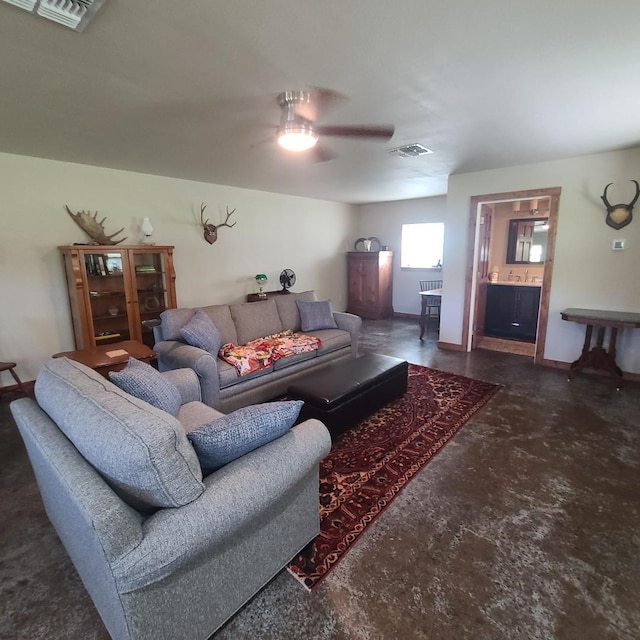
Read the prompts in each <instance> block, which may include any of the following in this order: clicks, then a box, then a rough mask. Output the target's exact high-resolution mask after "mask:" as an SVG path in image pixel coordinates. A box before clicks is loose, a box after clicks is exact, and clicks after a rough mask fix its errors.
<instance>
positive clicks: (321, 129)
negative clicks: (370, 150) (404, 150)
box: [314, 125, 396, 142]
mask: <svg viewBox="0 0 640 640" xmlns="http://www.w3.org/2000/svg"><path fill="white" fill-rule="evenodd" d="M314 128H315V130H316V132H317V133H318V134H319V135H321V136H340V137H345V138H371V139H375V140H381V141H383V142H386V141H387V140H390V139H391V137H392V136H393V134H394V132H395V130H396V129H395V127H394V126H393V125H381V126H372V127H359V126H355V125H354V126H347V125H345V126H332V125H321V126H316V127H314Z"/></svg>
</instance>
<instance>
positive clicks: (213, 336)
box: [180, 309, 221, 357]
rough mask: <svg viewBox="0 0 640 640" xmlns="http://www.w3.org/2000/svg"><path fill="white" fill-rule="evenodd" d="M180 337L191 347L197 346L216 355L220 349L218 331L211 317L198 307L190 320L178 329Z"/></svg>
mask: <svg viewBox="0 0 640 640" xmlns="http://www.w3.org/2000/svg"><path fill="white" fill-rule="evenodd" d="M180 335H181V336H182V339H183V340H184V341H185V342H186V343H187V344H190V345H191V346H193V347H199V348H200V349H204V350H205V351H208V352H209V353H210V354H211V355H212V356H214V357H217V355H218V349H220V346H221V345H220V332H219V331H218V329H217V327H216V325H215V324H213V321H212V320H211V318H210V317H209V316H208V315H207V314H206V313H205V312H204V311H203V310H202V309H198V310H197V311H196V312H195V313H194V314H193V317H192V318H191V320H189V322H187V324H185V325H184V327H182V329H180Z"/></svg>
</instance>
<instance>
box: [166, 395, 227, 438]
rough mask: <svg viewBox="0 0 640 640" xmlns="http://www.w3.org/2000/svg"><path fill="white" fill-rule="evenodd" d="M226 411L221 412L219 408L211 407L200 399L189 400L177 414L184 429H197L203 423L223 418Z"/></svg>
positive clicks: (187, 430)
mask: <svg viewBox="0 0 640 640" xmlns="http://www.w3.org/2000/svg"><path fill="white" fill-rule="evenodd" d="M222 416H224V413H220V411H218V410H217V409H214V408H213V407H210V406H209V405H208V404H205V403H204V402H199V401H197V400H196V401H193V402H187V403H186V404H183V405H182V406H181V407H180V410H179V411H178V415H177V416H176V417H177V418H178V420H180V424H181V425H182V427H183V428H184V430H185V431H186V432H187V433H188V432H189V431H195V430H196V429H199V428H200V427H201V426H202V425H205V424H207V423H208V422H211V421H212V420H217V419H218V418H222Z"/></svg>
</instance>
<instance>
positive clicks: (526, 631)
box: [0, 319, 640, 640]
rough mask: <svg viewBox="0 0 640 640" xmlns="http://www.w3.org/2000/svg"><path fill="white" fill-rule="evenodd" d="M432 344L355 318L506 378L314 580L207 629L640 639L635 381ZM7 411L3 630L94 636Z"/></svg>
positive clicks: (638, 396) (247, 634)
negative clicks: (618, 385) (619, 386)
mask: <svg viewBox="0 0 640 640" xmlns="http://www.w3.org/2000/svg"><path fill="white" fill-rule="evenodd" d="M425 338H426V339H425V341H424V342H422V343H421V342H420V341H419V340H418V327H417V323H416V322H415V321H411V320H406V319H395V320H381V321H365V323H364V328H363V339H362V343H361V344H362V348H361V351H363V352H377V353H385V354H388V355H394V356H398V357H402V358H405V359H407V360H408V361H409V362H413V363H416V364H422V365H426V366H430V367H435V368H439V369H443V370H447V371H452V372H455V373H459V374H462V375H467V376H471V377H475V378H479V379H483V380H487V381H490V382H497V383H500V384H502V385H504V388H503V389H502V390H501V391H500V392H499V393H498V394H497V395H496V396H495V397H494V398H493V399H492V400H491V401H490V402H489V404H488V405H487V406H486V407H485V408H484V409H482V410H481V411H480V412H479V413H478V414H476V415H475V416H474V417H473V418H472V419H471V420H470V421H469V422H468V423H467V424H466V425H465V426H464V427H463V428H462V430H461V431H460V432H459V433H458V434H457V435H456V436H455V437H454V438H453V439H452V440H451V441H450V442H449V443H448V444H447V445H446V447H445V448H444V449H443V450H442V451H441V452H440V453H438V455H437V456H436V457H435V458H434V459H433V460H432V461H431V462H430V463H429V464H428V465H427V466H426V467H425V468H424V469H423V470H422V471H421V472H420V473H419V474H417V475H416V477H415V478H414V479H413V480H412V481H411V482H410V483H409V484H408V485H407V487H406V488H405V490H404V491H403V492H402V493H401V494H400V496H399V497H398V498H397V499H396V500H395V501H394V502H393V504H392V505H391V506H390V507H389V508H388V509H387V510H386V511H385V513H383V514H382V515H381V516H380V517H379V518H378V519H377V520H376V522H375V523H374V524H373V525H371V526H370V527H369V528H368V529H367V531H366V532H365V533H364V534H363V535H362V536H361V537H360V539H359V540H358V542H357V544H356V545H355V546H354V547H353V549H352V550H351V551H350V552H349V553H348V554H347V555H346V556H345V558H344V560H343V561H342V562H341V563H340V564H339V565H338V566H337V568H336V569H335V570H334V571H333V572H332V573H331V574H330V575H329V576H328V577H327V578H326V580H325V581H324V582H323V583H322V584H321V585H320V586H319V587H318V588H317V589H315V590H314V591H313V592H311V593H308V592H306V591H305V590H304V589H303V588H302V587H301V586H300V585H299V583H298V582H297V581H296V580H294V579H293V578H292V577H291V576H290V575H289V574H288V573H287V572H286V571H283V572H281V573H280V574H279V575H278V576H277V577H276V578H275V579H274V580H273V581H272V582H271V583H270V584H269V585H267V586H266V587H265V588H264V589H263V590H262V591H261V592H260V593H259V594H257V595H256V596H255V597H254V598H253V599H252V600H251V601H250V602H249V603H248V604H247V605H246V606H245V607H244V608H243V609H242V610H241V611H240V612H239V613H238V614H237V615H236V616H235V617H234V618H232V619H231V620H230V621H229V622H228V623H227V624H226V625H225V626H224V627H223V628H222V629H221V630H220V631H219V632H218V634H216V636H215V638H216V640H231V639H233V640H238V639H245V638H246V639H249V638H250V639H254V638H260V639H267V638H273V639H276V638H278V639H285V638H286V639H289V638H304V639H305V640H310V639H330V638H331V639H336V640H337V639H345V640H346V639H365V638H366V639H378V638H379V639H395V638H402V639H406V638H416V639H422V638H424V639H427V638H428V639H431V640H436V639H437V640H453V639H455V640H461V639H464V638H469V639H471V638H473V639H489V638H491V639H494V638H495V639H503V638H505V639H507V638H508V639H511V638H513V639H536V640H538V639H539V640H548V639H562V640H565V639H566V640H573V639H575V640H578V639H579V640H590V639H593V640H596V639H597V640H606V639H613V638H620V639H625V640H626V639H631V638H636V639H637V638H638V637H640V633H639V632H638V629H640V599H639V598H638V594H639V593H640V426H639V423H640V420H639V419H638V409H639V408H640V385H638V384H637V383H628V384H627V386H626V387H625V389H624V390H623V391H616V389H615V386H614V384H613V383H612V382H611V381H610V380H607V379H606V378H600V377H596V376H590V375H587V374H583V375H580V376H578V377H577V378H576V379H575V380H573V381H572V382H570V383H569V382H568V381H567V378H566V374H565V373H564V372H562V371H559V370H553V369H546V368H541V367H534V366H533V364H532V361H531V359H530V358H527V357H524V356H516V355H511V354H505V353H497V352H490V351H483V350H477V351H474V352H472V353H470V354H465V353H459V352H452V351H440V350H438V348H437V346H436V340H435V339H436V336H435V332H434V331H433V330H432V331H431V333H428V334H427V335H426V336H425ZM0 410H1V413H2V416H4V417H5V419H4V420H0V426H2V425H3V424H4V425H7V424H9V428H3V430H2V433H1V436H2V442H3V443H4V444H6V443H8V444H9V446H8V447H6V446H3V447H2V453H1V454H0V500H2V503H3V504H5V505H6V504H7V503H8V502H16V501H17V500H19V501H20V504H21V507H20V508H16V509H11V510H10V515H11V518H10V526H9V528H8V529H7V528H5V527H3V529H4V530H5V533H0V637H2V638H5V637H6V638H11V639H12V640H18V639H25V640H26V639H27V638H29V640H39V639H44V638H47V639H57V638H60V639H62V638H64V639H65V640H80V639H82V640H87V639H96V640H97V639H99V640H103V639H105V638H107V637H108V636H107V635H106V632H105V631H104V628H103V627H102V625H101V623H100V620H99V618H98V616H97V614H96V612H95V609H93V607H92V605H91V602H90V600H89V598H88V596H87V595H86V593H85V592H84V590H83V588H82V585H81V584H80V582H79V579H78V577H77V575H76V574H75V571H74V569H73V567H72V566H71V564H70V562H69V561H68V559H67V558H66V555H65V553H64V550H63V549H62V547H61V545H60V543H59V542H58V540H57V538H56V537H55V534H54V533H53V530H52V529H51V527H50V525H49V524H48V522H47V520H46V516H44V514H43V512H42V507H41V505H40V504H39V500H38V497H37V489H34V482H33V476H32V474H31V472H30V469H29V468H28V463H27V461H26V458H25V455H24V452H23V450H22V448H21V445H20V442H19V438H17V437H16V436H15V433H14V432H13V431H12V430H11V429H10V420H7V419H6V403H3V404H2V405H0ZM14 429H15V427H14ZM18 493H19V495H18ZM5 514H6V511H5Z"/></svg>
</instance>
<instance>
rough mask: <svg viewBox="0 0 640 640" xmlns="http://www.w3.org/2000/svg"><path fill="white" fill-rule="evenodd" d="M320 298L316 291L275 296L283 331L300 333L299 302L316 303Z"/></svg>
mask: <svg viewBox="0 0 640 640" xmlns="http://www.w3.org/2000/svg"><path fill="white" fill-rule="evenodd" d="M317 299H318V298H317V297H316V293H315V291H301V292H300V293H287V294H284V293H283V294H282V295H281V296H274V300H275V301H276V307H277V308H278V315H279V316H280V321H281V322H282V329H283V330H286V329H291V331H300V312H299V311H298V305H297V304H296V301H297V300H304V301H305V302H314V301H315V300H317Z"/></svg>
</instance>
